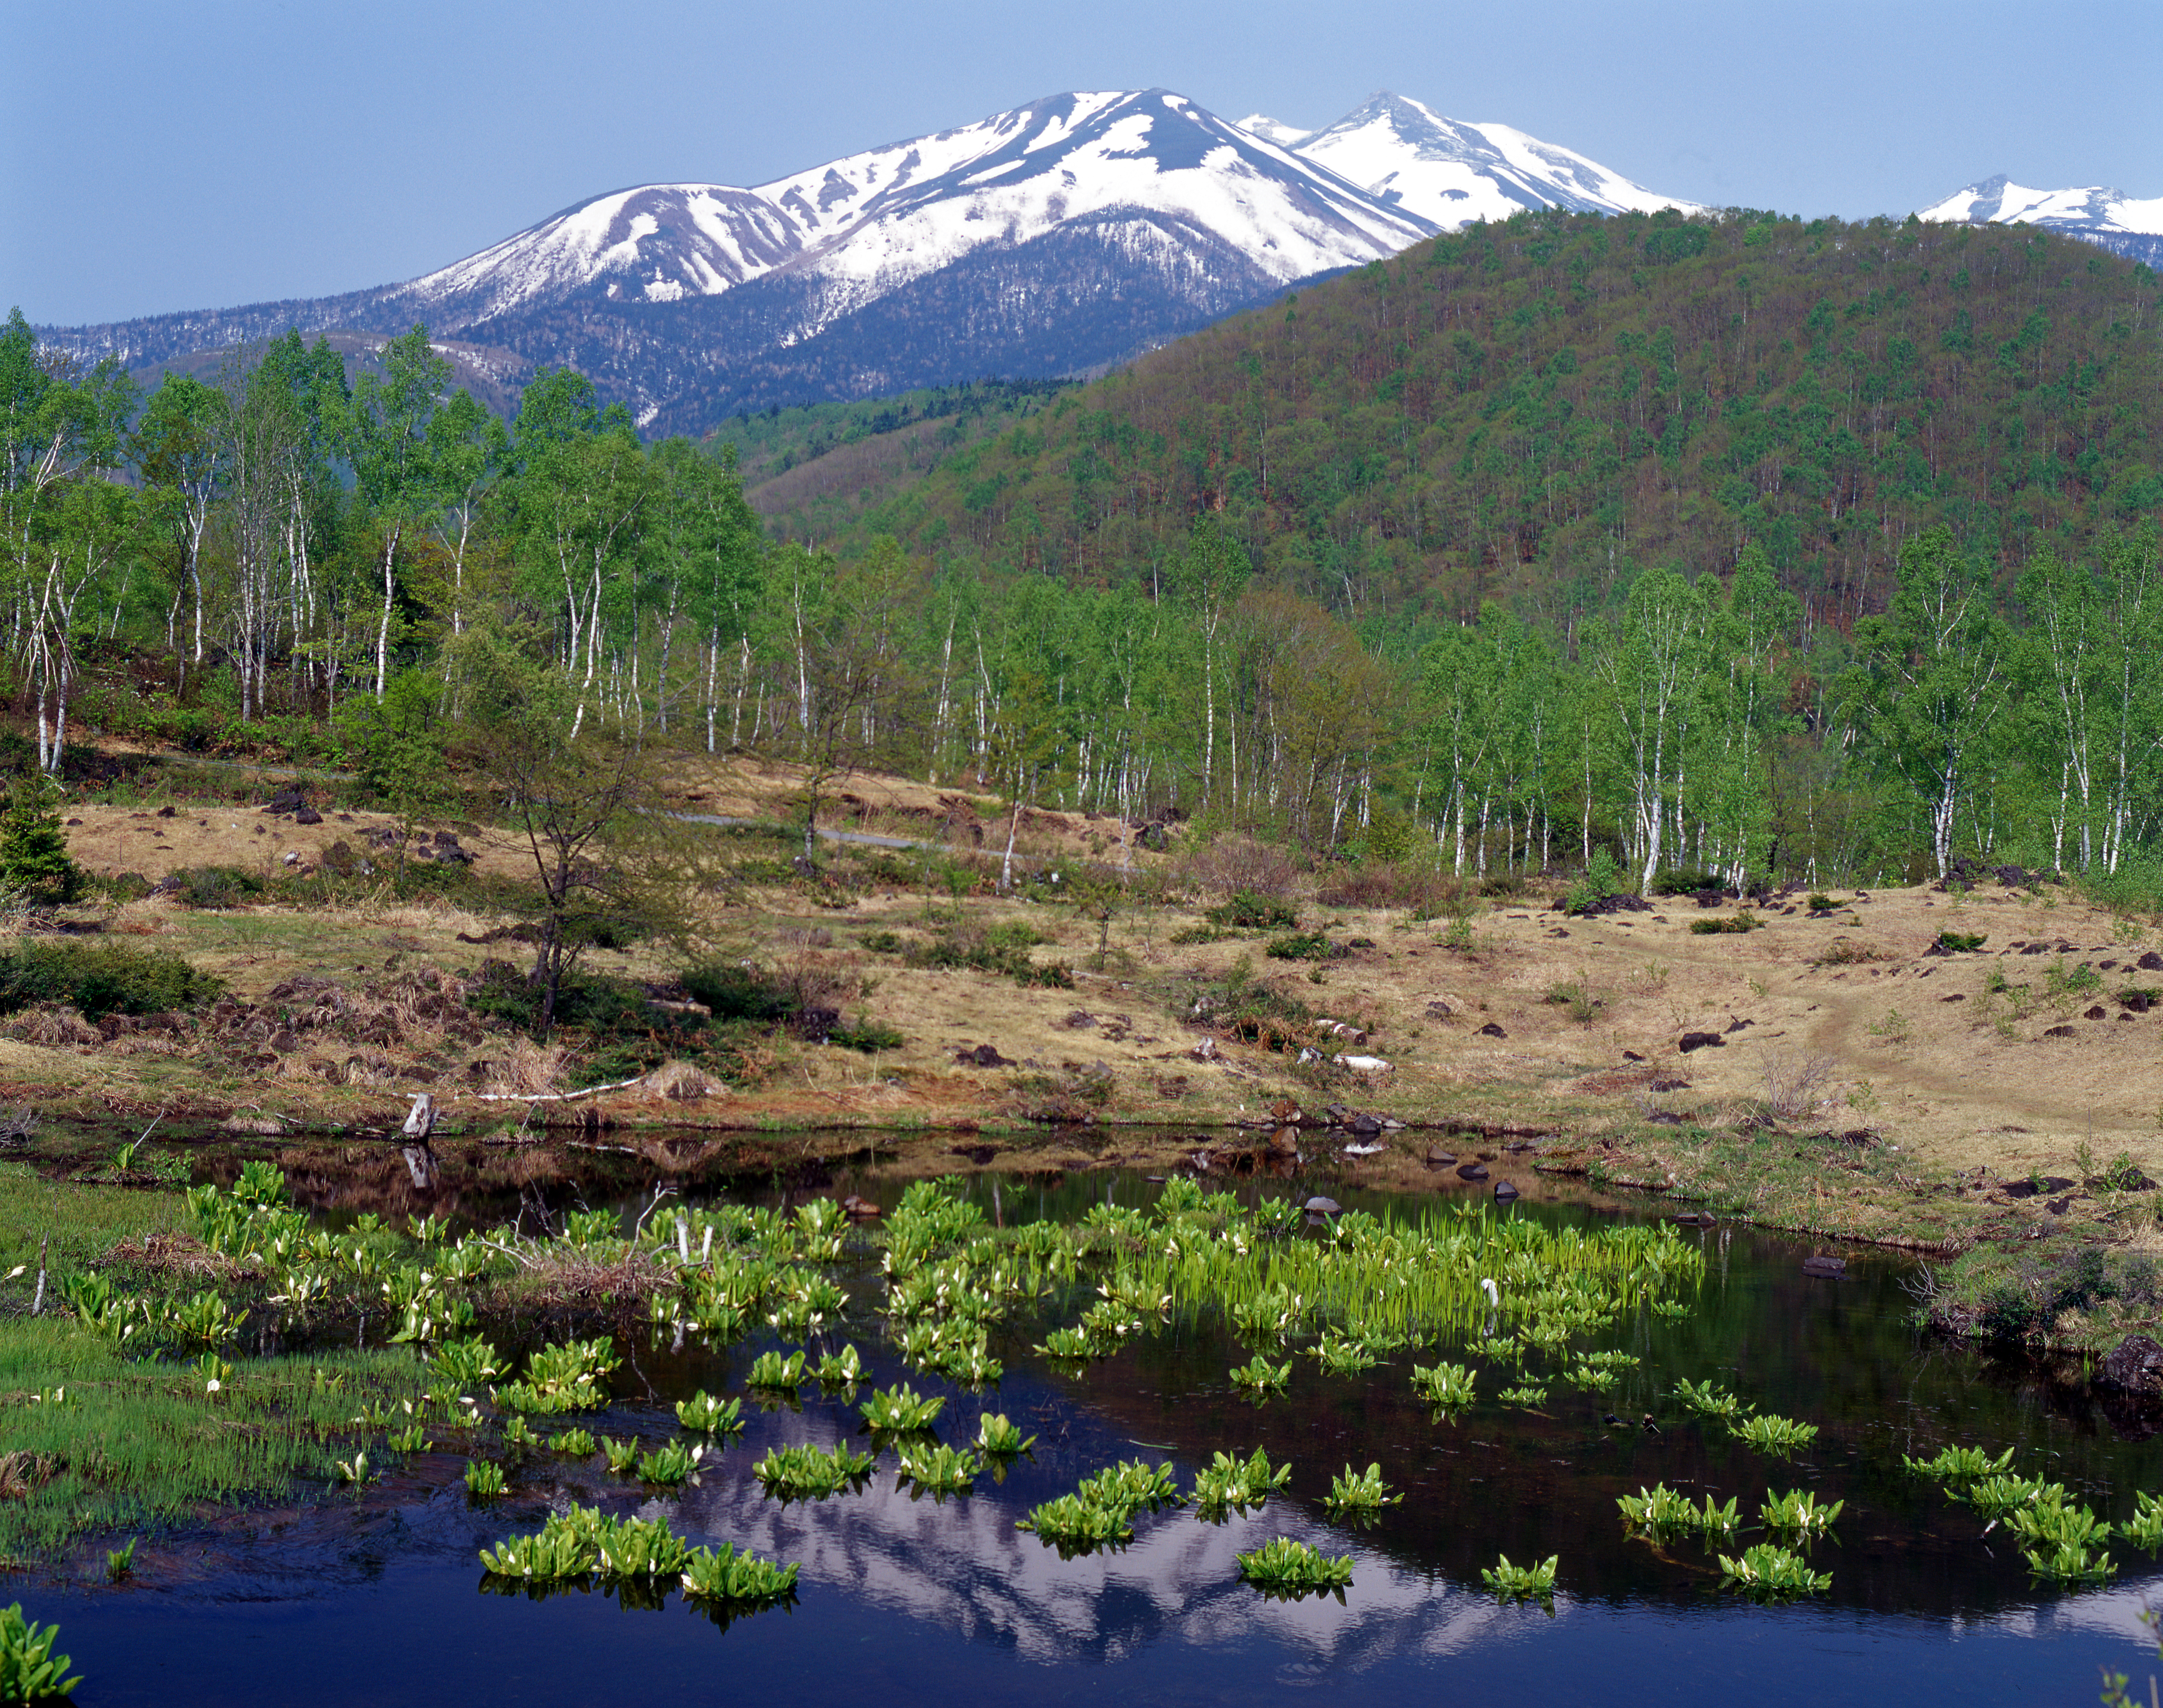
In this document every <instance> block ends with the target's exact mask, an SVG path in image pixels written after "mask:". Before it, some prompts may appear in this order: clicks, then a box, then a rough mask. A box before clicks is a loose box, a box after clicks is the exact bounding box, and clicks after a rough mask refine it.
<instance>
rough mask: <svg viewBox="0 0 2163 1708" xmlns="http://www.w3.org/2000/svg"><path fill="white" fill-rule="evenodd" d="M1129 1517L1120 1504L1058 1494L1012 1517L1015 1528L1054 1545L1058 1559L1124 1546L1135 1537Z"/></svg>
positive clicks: (1052, 1546)
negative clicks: (1019, 1515) (1021, 1515)
mask: <svg viewBox="0 0 2163 1708" xmlns="http://www.w3.org/2000/svg"><path fill="white" fill-rule="evenodd" d="M1131 1519H1132V1514H1131V1513H1129V1512H1128V1511H1127V1509H1126V1508H1125V1507H1116V1506H1105V1505H1102V1504H1100V1503H1099V1502H1094V1501H1087V1500H1084V1499H1083V1498H1082V1496H1079V1495H1061V1496H1058V1497H1057V1498H1056V1499H1054V1500H1049V1501H1046V1502H1044V1503H1043V1504H1042V1505H1040V1506H1039V1507H1034V1508H1033V1509H1032V1510H1031V1511H1030V1512H1029V1515H1028V1516H1027V1517H1023V1518H1017V1519H1015V1520H1014V1528H1015V1529H1017V1530H1026V1531H1029V1533H1032V1534H1033V1535H1034V1536H1035V1537H1036V1538H1038V1539H1039V1540H1040V1541H1041V1542H1043V1543H1045V1545H1046V1546H1047V1547H1050V1548H1055V1549H1058V1550H1059V1557H1060V1558H1061V1559H1073V1558H1075V1557H1076V1555H1077V1554H1093V1553H1095V1552H1096V1550H1097V1549H1100V1548H1123V1547H1124V1546H1125V1545H1126V1544H1127V1543H1129V1542H1131V1541H1133V1540H1134V1525H1133V1523H1132V1522H1131Z"/></svg>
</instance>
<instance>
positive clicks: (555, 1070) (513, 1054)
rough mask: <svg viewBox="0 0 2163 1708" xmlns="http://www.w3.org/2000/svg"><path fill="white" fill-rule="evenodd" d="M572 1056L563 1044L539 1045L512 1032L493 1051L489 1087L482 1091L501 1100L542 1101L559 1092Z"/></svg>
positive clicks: (484, 1087)
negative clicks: (549, 1094) (541, 1097)
mask: <svg viewBox="0 0 2163 1708" xmlns="http://www.w3.org/2000/svg"><path fill="white" fill-rule="evenodd" d="M569 1054H570V1052H568V1051H567V1050H565V1049H564V1048H563V1046H562V1045H561V1044H537V1043H535V1042H533V1040H532V1038H530V1037H526V1035H525V1034H524V1033H522V1032H513V1033H511V1035H510V1036H509V1037H505V1039H503V1040H502V1042H500V1043H499V1044H497V1045H495V1047H493V1051H492V1053H491V1055H490V1059H489V1064H488V1065H489V1068H490V1073H489V1077H488V1083H487V1084H485V1085H484V1086H483V1087H482V1088H481V1089H483V1090H484V1091H489V1092H492V1093H494V1094H495V1095H496V1096H498V1097H540V1096H545V1095H547V1094H548V1093H549V1092H552V1091H553V1090H554V1089H556V1086H557V1084H558V1081H560V1080H561V1079H563V1068H564V1066H565V1064H566V1063H567V1062H568V1060H569Z"/></svg>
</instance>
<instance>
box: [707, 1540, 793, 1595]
mask: <svg viewBox="0 0 2163 1708" xmlns="http://www.w3.org/2000/svg"><path fill="white" fill-rule="evenodd" d="M678 1581H679V1582H680V1583H681V1584H682V1585H683V1593H684V1594H685V1595H687V1596H693V1597H694V1598H696V1599H698V1600H699V1601H720V1602H725V1603H729V1604H731V1605H735V1606H743V1607H747V1608H750V1607H769V1606H774V1605H776V1604H777V1603H778V1602H782V1601H788V1599H790V1597H792V1596H794V1595H795V1593H796V1566H795V1564H794V1563H793V1562H791V1563H790V1564H788V1565H780V1564H776V1563H775V1562H774V1561H772V1560H770V1559H761V1558H760V1557H759V1556H758V1555H757V1554H753V1553H752V1552H751V1551H750V1550H749V1549H746V1550H744V1551H743V1552H742V1553H738V1552H737V1551H736V1549H734V1548H733V1547H731V1545H730V1544H729V1543H725V1542H724V1543H722V1544H721V1545H720V1547H719V1548H711V1549H709V1548H694V1549H692V1550H691V1553H690V1555H689V1558H688V1559H685V1560H684V1562H683V1571H682V1573H681V1574H680V1575H679V1576H678Z"/></svg>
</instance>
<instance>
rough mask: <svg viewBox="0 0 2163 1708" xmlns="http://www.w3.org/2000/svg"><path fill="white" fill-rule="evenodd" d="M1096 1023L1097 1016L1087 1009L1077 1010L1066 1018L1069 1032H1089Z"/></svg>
mask: <svg viewBox="0 0 2163 1708" xmlns="http://www.w3.org/2000/svg"><path fill="white" fill-rule="evenodd" d="M1096 1023H1097V1016H1095V1015H1093V1014H1092V1013H1090V1012H1089V1011H1088V1010H1087V1009H1086V1008H1077V1009H1076V1010H1075V1011H1074V1012H1073V1013H1071V1014H1070V1015H1068V1016H1066V1028H1067V1030H1068V1031H1069V1032H1087V1030H1088V1029H1089V1028H1090V1027H1091V1026H1094V1025H1096Z"/></svg>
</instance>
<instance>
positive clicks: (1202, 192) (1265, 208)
mask: <svg viewBox="0 0 2163 1708" xmlns="http://www.w3.org/2000/svg"><path fill="white" fill-rule="evenodd" d="M1082 226H1092V227H1097V229H1098V230H1100V231H1101V232H1103V233H1104V234H1105V235H1106V237H1107V238H1108V239H1109V240H1112V241H1114V242H1117V243H1121V244H1123V246H1124V247H1126V248H1129V249H1130V250H1131V251H1132V252H1133V253H1134V255H1135V258H1136V259H1140V260H1144V261H1145V260H1146V259H1147V258H1148V256H1149V254H1150V252H1151V251H1154V250H1159V249H1161V248H1164V247H1165V245H1167V244H1171V245H1173V246H1178V245H1180V244H1181V243H1184V242H1187V241H1191V238H1189V236H1188V234H1189V233H1192V234H1197V235H1198V234H1201V233H1207V240H1208V243H1210V245H1211V246H1228V247H1229V248H1231V249H1232V250H1233V251H1236V252H1237V253H1239V254H1240V255H1241V256H1243V257H1244V258H1245V259H1246V260H1247V261H1248V263H1249V265H1250V267H1251V268H1252V269H1254V271H1255V272H1256V273H1257V274H1260V275H1261V276H1263V277H1265V278H1267V279H1272V280H1275V281H1276V282H1278V283H1281V284H1289V283H1290V282H1291V280H1293V279H1303V278H1306V277H1307V276H1309V275H1311V274H1316V273H1322V272H1328V271H1331V270H1333V269H1337V268H1340V267H1350V266H1357V265H1359V264H1362V263H1364V262H1367V261H1370V260H1373V259H1376V258H1377V257H1379V256H1382V255H1387V254H1393V253H1396V251H1397V250H1399V249H1401V248H1404V247H1405V246H1406V244H1408V243H1414V242H1417V240H1418V239H1419V238H1422V237H1426V236H1427V235H1429V228H1428V227H1427V225H1426V224H1425V223H1424V222H1421V221H1419V220H1417V219H1407V218H1406V217H1405V216H1404V214H1403V213H1402V212H1398V211H1396V210H1394V209H1392V208H1391V207H1389V206H1385V205H1380V204H1379V203H1378V202H1377V201H1376V200H1375V198H1372V197H1370V196H1363V195H1361V194H1360V193H1359V191H1357V190H1356V189H1354V187H1353V186H1351V185H1346V184H1343V183H1341V182H1339V181H1338V180H1337V179H1336V178H1335V177H1334V176H1333V175H1331V174H1328V173H1326V172H1317V171H1315V170H1314V169H1313V168H1312V166H1311V165H1308V164H1307V163H1306V162H1304V161H1301V160H1300V159H1296V158H1295V157H1293V156H1292V155H1291V154H1290V153H1289V152H1287V151H1286V150H1285V149H1280V148H1278V147H1276V146H1275V145H1273V144H1269V143H1266V142H1264V141H1261V140H1260V139H1258V138H1255V137H1254V136H1252V135H1250V134H1249V133H1247V132H1245V131H1243V130H1241V129H1240V128H1239V127H1237V126H1235V125H1231V124H1228V123H1225V122H1224V121H1223V119H1221V118H1217V117H1216V116H1215V115H1213V114H1212V113H1209V112H1205V111H1204V110H1203V109H1202V108H1201V107H1197V106H1196V105H1195V104H1194V103H1193V102H1191V101H1188V100H1187V99H1186V97H1183V96H1180V95H1174V94H1171V93H1170V92H1168V91H1164V90H1160V89H1153V90H1150V91H1145V92H1143V93H1139V94H1136V93H1132V92H1123V93H1108V94H1105V93H1092V94H1078V95H1059V96H1054V97H1050V98H1049V99H1046V100H1043V101H1038V102H1031V103H1030V104H1029V106H1027V107H1018V108H1016V109H1015V110H1014V111H1013V112H1003V113H999V114H997V115H995V116H994V117H992V118H987V119H984V120H982V122H980V123H976V124H972V125H965V126H963V127H962V128H960V129H958V130H951V131H943V132H941V133H939V134H938V135H937V136H931V137H919V138H916V139H915V140H914V141H911V142H905V143H897V144H893V145H892V146H890V147H888V148H882V149H872V150H870V151H869V152H867V153H865V154H851V155H850V156H849V157H847V158H846V159H840V160H834V161H830V162H829V163H828V164H826V165H823V166H814V167H813V168H812V169H811V170H809V171H808V172H803V173H799V174H798V175H795V176H793V177H791V178H783V179H779V180H776V181H775V182H773V183H771V184H765V185H759V186H758V187H757V188H756V189H752V190H736V189H731V188H727V187H725V186H722V185H705V184H657V185H645V186H643V187H642V188H640V189H636V190H626V191H616V192H615V193H613V194H611V195H608V196H597V197H595V198H594V200H593V201H589V202H585V203H583V204H581V205H580V206H577V207H574V208H572V209H570V210H569V211H568V212H564V213H560V214H558V215H557V216H556V217H554V218H553V219H550V220H547V221H544V222H542V224H540V225H538V226H536V227H533V228H532V230H530V231H525V232H520V233H519V234H518V235H517V236H516V237H514V238H507V239H505V241H504V242H503V243H498V244H496V245H495V247H494V248H489V249H484V250H483V251H481V253H479V254H477V255H473V256H469V257H468V258H467V259H465V260H463V261H460V262H458V263H456V264H453V265H452V266H449V267H446V268H444V269H443V270H442V271H441V272H438V273H432V274H428V275H427V276H426V277H425V278H422V279H415V280H414V281H413V282H412V283H411V284H410V285H401V286H399V287H396V288H395V290H392V291H391V292H390V293H388V294H387V295H386V296H385V300H386V302H388V301H392V300H395V301H397V302H399V303H401V304H405V303H410V304H411V305H413V306H415V307H416V308H417V309H420V310H423V311H432V312H433V314H434V315H435V316H437V321H440V322H441V323H442V324H443V325H444V326H453V327H455V326H464V325H467V324H470V323H471V322H473V321H480V320H485V319H490V318H492V317H494V316H498V315H501V314H505V313H507V312H510V311H514V310H516V309H520V308H523V307H526V306H530V305H535V304H542V303H552V302H558V301H562V300H566V299H568V298H570V297H574V296H579V295H589V294H592V293H595V292H599V293H600V294H602V295H605V296H606V297H607V298H608V299H609V300H612V301H624V302H648V303H653V302H680V301H682V300H684V299H685V298H687V297H693V296H718V295H720V294H721V293H722V292H724V291H726V290H733V289H735V288H736V287H738V286H741V285H744V284H746V283H747V282H749V281H750V280H752V279H757V278H761V277H764V276H767V275H769V274H777V273H781V272H784V271H785V272H788V273H792V274H795V275H796V276H798V277H799V278H802V279H816V280H817V281H819V284H820V289H819V290H818V291H817V292H816V295H817V299H818V300H819V302H820V317H821V318H823V319H830V318H832V317H835V316H839V315H841V314H846V313H847V312H848V311H850V310H851V309H853V308H856V307H859V306H862V305H863V304H865V303H867V302H869V301H872V300H876V299H877V298H879V297H881V296H884V295H888V294H890V293H891V292H892V291H893V290H897V289H898V288H899V287H901V286H903V285H907V284H909V283H910V282H912V281H914V280H915V279H920V278H923V277H924V276H925V275H926V274H931V273H935V272H937V271H939V270H940V269H942V268H945V267H948V266H951V265H952V264H954V263H955V262H956V261H959V260H961V259H963V258H964V257H965V256H967V255H969V254H970V253H972V252H973V251H976V250H978V249H981V248H999V249H1014V248H1020V247H1022V246H1023V245H1024V244H1027V243H1031V242H1033V241H1034V240H1036V239H1037V238H1041V237H1044V236H1045V235H1047V234H1048V233H1050V232H1053V231H1055V230H1059V229H1061V228H1062V227H1082ZM1241 282H1242V285H1244V283H1245V281H1244V280H1243V281H1241ZM437 321H432V322H431V323H432V324H435V323H437ZM818 329H819V327H818V325H817V324H814V325H812V326H807V327H806V328H805V329H804V336H806V337H809V336H812V335H814V334H815V332H817V331H818Z"/></svg>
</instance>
